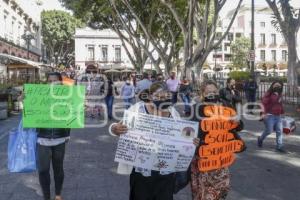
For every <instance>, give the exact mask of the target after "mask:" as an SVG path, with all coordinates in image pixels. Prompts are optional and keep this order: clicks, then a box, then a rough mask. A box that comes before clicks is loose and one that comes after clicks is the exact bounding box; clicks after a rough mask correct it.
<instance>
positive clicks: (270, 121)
mask: <svg viewBox="0 0 300 200" xmlns="http://www.w3.org/2000/svg"><path fill="white" fill-rule="evenodd" d="M264 123H265V130H264V132H263V133H262V135H261V136H260V140H261V141H263V140H264V139H265V138H266V137H267V136H268V135H270V134H271V133H272V132H273V130H275V132H276V144H277V148H279V149H280V148H281V147H282V146H283V144H282V121H281V117H280V116H278V115H268V116H266V118H265V120H264Z"/></svg>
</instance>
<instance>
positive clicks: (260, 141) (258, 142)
mask: <svg viewBox="0 0 300 200" xmlns="http://www.w3.org/2000/svg"><path fill="white" fill-rule="evenodd" d="M257 146H258V147H259V148H262V147H263V142H262V140H261V139H260V137H257Z"/></svg>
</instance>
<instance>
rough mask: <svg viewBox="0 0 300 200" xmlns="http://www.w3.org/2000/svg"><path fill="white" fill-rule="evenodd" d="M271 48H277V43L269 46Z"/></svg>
mask: <svg viewBox="0 0 300 200" xmlns="http://www.w3.org/2000/svg"><path fill="white" fill-rule="evenodd" d="M269 47H270V48H277V44H276V43H272V44H270V45H269Z"/></svg>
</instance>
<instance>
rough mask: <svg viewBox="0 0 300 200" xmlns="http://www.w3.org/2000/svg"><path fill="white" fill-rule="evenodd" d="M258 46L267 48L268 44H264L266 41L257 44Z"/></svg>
mask: <svg viewBox="0 0 300 200" xmlns="http://www.w3.org/2000/svg"><path fill="white" fill-rule="evenodd" d="M257 47H258V48H266V47H267V45H266V44H264V43H260V44H259V45H258V46H257Z"/></svg>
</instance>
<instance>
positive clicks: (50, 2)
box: [40, 0, 300, 12]
mask: <svg viewBox="0 0 300 200" xmlns="http://www.w3.org/2000/svg"><path fill="white" fill-rule="evenodd" d="M40 1H42V2H43V5H42V6H41V7H42V9H45V10H52V9H57V10H65V8H63V7H62V6H61V4H60V2H59V1H58V0H40ZM243 2H244V3H245V4H251V0H243ZM237 3H238V0H227V2H226V4H225V7H224V12H227V11H229V10H230V9H232V8H234V6H235V5H237ZM255 4H256V5H261V6H267V3H266V1H265V0H255ZM291 4H292V6H296V7H300V0H291Z"/></svg>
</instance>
